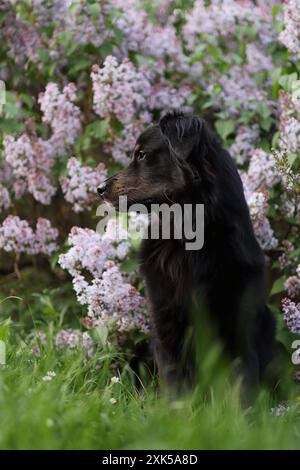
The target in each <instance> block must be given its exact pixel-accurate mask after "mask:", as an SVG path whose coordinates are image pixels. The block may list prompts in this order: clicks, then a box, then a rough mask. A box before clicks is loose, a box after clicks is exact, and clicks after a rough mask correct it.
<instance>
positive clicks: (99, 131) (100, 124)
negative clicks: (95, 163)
mask: <svg viewBox="0 0 300 470" xmlns="http://www.w3.org/2000/svg"><path fill="white" fill-rule="evenodd" d="M108 129H109V122H108V121H105V120H102V121H95V122H93V123H92V124H89V125H88V127H87V131H88V134H89V135H91V136H92V137H94V138H96V139H101V140H102V139H104V138H105V137H106V136H107V131H108Z"/></svg>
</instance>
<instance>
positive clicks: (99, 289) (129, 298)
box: [73, 261, 148, 333]
mask: <svg viewBox="0 0 300 470" xmlns="http://www.w3.org/2000/svg"><path fill="white" fill-rule="evenodd" d="M80 281H81V280H80ZM73 283H74V285H75V289H76V292H77V294H79V295H80V298H81V300H82V302H81V303H83V304H87V305H88V315H89V316H91V317H96V323H95V322H94V323H93V326H95V325H96V324H101V325H105V326H108V325H109V324H112V323H114V324H115V325H116V326H117V329H118V331H119V332H122V331H130V330H133V329H140V330H141V331H143V332H145V333H146V332H147V331H148V322H147V317H146V315H145V312H144V310H143V308H144V299H143V298H142V296H141V295H140V293H139V292H138V291H137V289H136V288H135V287H133V286H132V285H131V284H129V283H127V282H126V281H124V278H123V276H122V274H121V272H120V270H119V267H118V265H117V264H115V263H114V262H113V261H107V262H106V264H105V266H104V270H103V273H102V277H101V278H96V279H93V280H92V282H91V283H90V284H88V285H83V284H82V282H80V286H81V287H78V285H76V284H77V281H76V278H74V280H73ZM82 287H83V288H84V292H81V291H80V288H82Z"/></svg>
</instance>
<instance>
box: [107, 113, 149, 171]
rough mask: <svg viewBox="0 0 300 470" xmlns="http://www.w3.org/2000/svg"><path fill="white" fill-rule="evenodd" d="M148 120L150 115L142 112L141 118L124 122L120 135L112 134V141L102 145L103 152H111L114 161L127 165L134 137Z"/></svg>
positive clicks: (135, 137)
mask: <svg viewBox="0 0 300 470" xmlns="http://www.w3.org/2000/svg"><path fill="white" fill-rule="evenodd" d="M150 121H151V117H150V115H148V113H147V114H146V113H144V116H143V119H140V120H136V121H134V122H131V123H129V124H126V125H125V126H124V129H123V130H122V131H121V133H120V135H117V136H112V142H111V143H110V144H108V143H106V144H105V145H104V150H105V152H107V153H109V154H111V155H112V157H113V158H114V160H115V161H116V162H118V163H121V164H122V165H127V163H129V160H130V153H131V152H132V149H133V147H134V145H135V143H136V139H137V138H138V136H139V135H140V134H141V132H142V131H143V130H144V129H145V124H146V123H148V124H149V123H150Z"/></svg>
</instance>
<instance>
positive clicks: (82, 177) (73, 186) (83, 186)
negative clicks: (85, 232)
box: [60, 158, 107, 212]
mask: <svg viewBox="0 0 300 470" xmlns="http://www.w3.org/2000/svg"><path fill="white" fill-rule="evenodd" d="M106 178H107V170H106V168H105V165H104V164H103V163H99V165H98V166H97V168H96V169H95V170H94V169H93V168H91V167H89V166H82V165H81V163H80V161H79V160H77V159H76V158H70V159H69V160H68V164H67V176H66V177H64V178H61V179H60V184H61V188H62V191H63V193H64V196H65V199H66V201H68V202H70V203H71V204H72V205H73V209H74V211H75V212H81V211H83V210H90V209H91V208H92V205H93V204H94V203H95V201H96V200H97V187H98V186H99V185H100V184H101V183H103V181H105V180H106Z"/></svg>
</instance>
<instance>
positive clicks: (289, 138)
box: [279, 91, 300, 153]
mask: <svg viewBox="0 0 300 470" xmlns="http://www.w3.org/2000/svg"><path fill="white" fill-rule="evenodd" d="M296 106H297V104H296ZM296 106H295V102H293V100H292V97H291V96H290V95H289V94H287V93H285V92H283V91H281V93H280V108H281V114H280V127H279V130H280V141H279V145H280V147H281V148H282V149H284V150H286V151H287V152H288V153H297V152H299V151H300V113H299V111H298V110H297V108H296Z"/></svg>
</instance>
